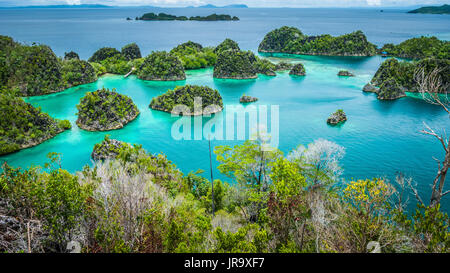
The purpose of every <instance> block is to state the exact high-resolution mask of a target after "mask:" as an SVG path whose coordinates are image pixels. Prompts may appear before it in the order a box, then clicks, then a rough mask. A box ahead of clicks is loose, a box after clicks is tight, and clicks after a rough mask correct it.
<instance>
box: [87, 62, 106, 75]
mask: <svg viewBox="0 0 450 273" xmlns="http://www.w3.org/2000/svg"><path fill="white" fill-rule="evenodd" d="M90 64H91V66H92V68H94V71H95V74H96V75H97V77H99V76H101V75H103V74H106V67H104V66H103V65H101V64H99V63H90Z"/></svg>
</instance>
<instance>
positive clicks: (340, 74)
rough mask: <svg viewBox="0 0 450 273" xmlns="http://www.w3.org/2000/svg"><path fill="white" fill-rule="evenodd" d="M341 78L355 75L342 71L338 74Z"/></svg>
mask: <svg viewBox="0 0 450 273" xmlns="http://www.w3.org/2000/svg"><path fill="white" fill-rule="evenodd" d="M338 76H339V77H354V76H355V75H354V74H353V73H351V72H350V71H347V70H341V71H339V72H338Z"/></svg>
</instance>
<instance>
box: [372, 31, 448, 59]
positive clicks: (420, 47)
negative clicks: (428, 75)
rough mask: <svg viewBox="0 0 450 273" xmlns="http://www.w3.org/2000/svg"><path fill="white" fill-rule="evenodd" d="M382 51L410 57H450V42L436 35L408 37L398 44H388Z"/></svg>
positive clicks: (401, 56)
mask: <svg viewBox="0 0 450 273" xmlns="http://www.w3.org/2000/svg"><path fill="white" fill-rule="evenodd" d="M380 51H381V52H386V53H387V54H388V55H392V56H396V57H400V58H409V59H424V58H434V59H446V60H448V59H450V53H449V52H450V42H449V41H442V40H439V39H438V38H436V37H434V36H433V37H424V36H422V37H419V38H412V39H408V40H406V41H404V42H401V43H400V44H398V45H393V44H386V45H384V46H383V47H382V48H381V50H380Z"/></svg>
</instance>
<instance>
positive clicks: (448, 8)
mask: <svg viewBox="0 0 450 273" xmlns="http://www.w3.org/2000/svg"><path fill="white" fill-rule="evenodd" d="M408 13H423V14H450V5H447V4H445V5H442V6H439V7H437V6H432V7H421V8H418V9H415V10H411V11H408Z"/></svg>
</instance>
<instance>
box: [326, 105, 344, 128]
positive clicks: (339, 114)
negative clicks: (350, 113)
mask: <svg viewBox="0 0 450 273" xmlns="http://www.w3.org/2000/svg"><path fill="white" fill-rule="evenodd" d="M345 121H347V116H346V115H345V113H344V111H343V110H342V109H339V110H337V111H336V112H334V113H333V114H331V116H330V117H329V118H328V119H327V123H328V124H330V125H338V124H340V123H343V122H345Z"/></svg>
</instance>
